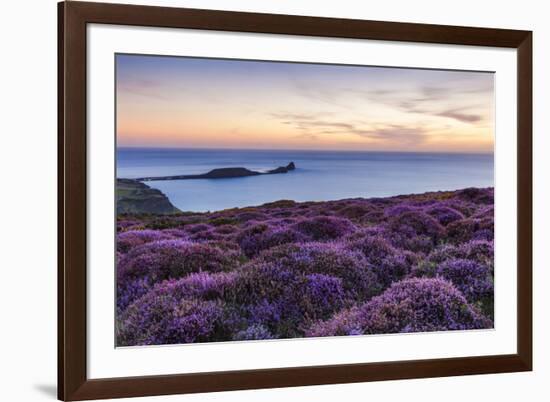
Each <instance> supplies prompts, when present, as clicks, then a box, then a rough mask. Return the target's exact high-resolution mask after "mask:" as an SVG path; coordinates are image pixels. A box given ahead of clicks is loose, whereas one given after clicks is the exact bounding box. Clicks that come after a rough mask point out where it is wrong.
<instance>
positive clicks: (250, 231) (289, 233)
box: [237, 223, 307, 257]
mask: <svg viewBox="0 0 550 402" xmlns="http://www.w3.org/2000/svg"><path fill="white" fill-rule="evenodd" d="M237 240H238V242H239V244H240V246H241V248H242V250H243V252H244V254H245V255H246V256H248V257H253V256H255V255H257V254H258V253H260V252H261V251H262V250H266V249H268V248H271V247H274V246H278V245H281V244H286V243H298V242H303V241H306V240H307V237H306V236H305V235H303V234H302V233H300V232H297V231H296V230H293V229H291V228H287V227H281V226H270V225H268V224H265V223H261V224H258V225H254V226H251V227H249V228H247V229H245V230H243V231H242V232H241V233H240V234H239V235H238V236H237Z"/></svg>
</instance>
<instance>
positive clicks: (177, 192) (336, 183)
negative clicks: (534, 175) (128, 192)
mask: <svg viewBox="0 0 550 402" xmlns="http://www.w3.org/2000/svg"><path fill="white" fill-rule="evenodd" d="M290 162H294V164H295V165H296V170H293V171H290V172H288V173H286V174H273V175H263V176H262V175H261V176H250V177H242V178H230V179H198V180H166V181H148V182H147V183H146V184H147V185H148V186H150V187H153V188H157V189H159V190H161V191H162V192H163V193H164V194H166V196H167V197H168V198H169V199H170V201H171V202H172V204H174V205H175V206H176V207H177V208H179V209H180V210H182V211H193V212H207V211H219V210H223V209H227V208H234V207H246V206H257V205H261V204H264V203H267V202H272V201H276V200H282V199H286V200H294V201H328V200H340V199H345V198H358V197H363V198H371V197H387V196H394V195H402V194H413V193H423V192H427V191H443V190H457V189H461V188H466V187H492V186H493V183H494V182H493V180H494V178H493V176H494V168H493V167H494V163H493V154H459V153H410V152H359V151H357V152H355V151H303V150H248V149H247V150H235V149H159V148H118V149H117V163H116V166H117V172H116V175H117V177H118V178H138V177H148V176H171V175H183V174H201V173H207V172H208V171H210V170H212V169H215V168H225V167H244V168H248V169H250V170H257V171H266V170H270V169H274V168H276V167H279V166H286V165H287V164H288V163H290Z"/></svg>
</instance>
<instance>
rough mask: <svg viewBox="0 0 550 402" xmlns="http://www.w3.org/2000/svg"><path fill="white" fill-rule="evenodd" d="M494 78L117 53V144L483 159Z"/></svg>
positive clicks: (490, 129) (490, 140) (488, 148)
mask: <svg viewBox="0 0 550 402" xmlns="http://www.w3.org/2000/svg"><path fill="white" fill-rule="evenodd" d="M493 79H494V77H493V73H489V72H464V71H446V70H423V69H405V68H390V67H368V66H343V65H330V64H305V63H284V62H269V61H246V60H227V59H205V58H188V57H172V56H170V57H166V56H143V55H121V54H118V55H117V56H116V94H117V100H116V102H117V145H118V146H119V147H173V148H238V149H311V150H355V151H398V152H467V153H490V152H492V151H493V144H494V122H493V121H494V115H493V114H494V99H493V95H494V88H493V85H494V82H493Z"/></svg>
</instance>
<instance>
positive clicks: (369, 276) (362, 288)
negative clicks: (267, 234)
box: [260, 242, 381, 300]
mask: <svg viewBox="0 0 550 402" xmlns="http://www.w3.org/2000/svg"><path fill="white" fill-rule="evenodd" d="M260 258H261V259H262V260H263V261H268V262H274V263H278V264H280V265H281V266H283V267H286V268H288V269H291V270H292V271H296V272H304V273H307V274H310V273H317V274H325V275H330V276H335V277H337V278H340V279H341V280H342V285H343V287H344V290H345V291H346V294H347V295H348V296H347V297H349V298H352V299H355V300H366V299H368V298H370V297H371V296H373V295H374V294H377V293H378V292H380V290H381V285H380V283H379V282H378V280H377V278H376V275H375V274H374V272H373V271H372V267H371V266H370V265H369V264H368V262H367V260H366V259H365V257H364V256H363V255H362V254H361V253H360V252H357V251H353V250H349V249H347V248H346V247H345V246H343V245H341V244H338V243H320V242H312V243H303V244H300V245H296V244H292V245H285V246H280V247H275V248H273V249H271V250H268V251H265V252H264V253H262V254H261V255H260Z"/></svg>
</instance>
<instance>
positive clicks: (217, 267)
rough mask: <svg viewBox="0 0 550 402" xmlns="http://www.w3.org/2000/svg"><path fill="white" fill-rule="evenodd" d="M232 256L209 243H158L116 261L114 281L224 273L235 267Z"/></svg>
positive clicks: (135, 250) (165, 241) (150, 279)
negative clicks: (193, 273) (194, 273)
mask: <svg viewBox="0 0 550 402" xmlns="http://www.w3.org/2000/svg"><path fill="white" fill-rule="evenodd" d="M237 263H238V261H236V260H235V258H234V255H228V253H226V252H224V251H223V250H221V249H220V248H218V247H215V246H213V245H211V244H204V243H193V242H190V241H185V240H161V241H156V242H153V243H147V244H144V245H142V246H139V247H137V248H135V249H133V250H132V251H131V252H130V253H128V254H127V255H126V256H125V257H124V258H123V259H122V260H121V262H120V264H119V267H118V280H119V281H121V282H124V281H126V280H132V279H137V278H144V277H147V278H148V279H149V281H150V283H154V282H159V281H162V280H165V279H169V278H180V277H182V276H185V275H187V274H190V273H192V272H200V271H208V272H219V271H228V270H231V269H233V268H235V267H236V265H237Z"/></svg>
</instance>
